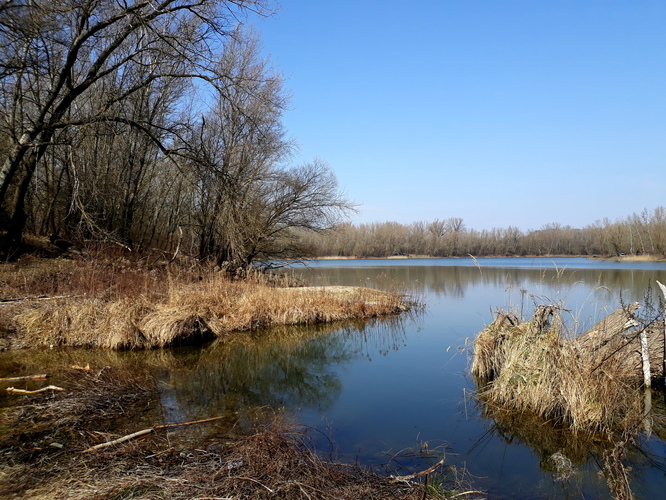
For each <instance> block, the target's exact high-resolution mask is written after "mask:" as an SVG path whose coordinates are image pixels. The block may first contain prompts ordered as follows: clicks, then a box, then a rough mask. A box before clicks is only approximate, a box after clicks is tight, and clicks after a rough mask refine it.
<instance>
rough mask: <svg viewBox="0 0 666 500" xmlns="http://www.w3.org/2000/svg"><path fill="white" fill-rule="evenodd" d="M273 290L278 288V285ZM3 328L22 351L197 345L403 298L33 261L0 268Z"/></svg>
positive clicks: (370, 312)
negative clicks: (55, 348) (242, 332)
mask: <svg viewBox="0 0 666 500" xmlns="http://www.w3.org/2000/svg"><path fill="white" fill-rule="evenodd" d="M277 284H280V283H279V282H278V283H277ZM0 300H4V301H5V302H4V304H6V305H8V306H10V307H0V325H5V329H12V330H13V332H14V333H15V336H16V338H17V339H18V340H17V342H16V343H17V344H21V345H25V346H65V345H66V346H86V347H101V348H108V349H134V348H154V347H166V346H174V345H180V344H186V343H197V342H202V341H206V340H211V339H213V338H216V337H224V336H226V335H229V334H230V333H231V332H234V331H247V330H252V329H257V328H264V327H269V326H273V325H298V324H305V325H312V324H317V323H330V322H334V321H338V320H348V319H355V318H369V317H376V316H384V315H389V314H395V313H397V312H400V311H402V310H405V309H406V308H408V307H409V304H408V302H407V300H406V298H405V297H404V296H401V295H400V294H397V293H388V292H381V291H377V290H370V289H367V288H362V287H312V288H309V287H304V288H287V287H281V286H276V280H275V279H274V278H270V277H266V276H264V275H260V274H256V275H252V276H249V277H248V278H247V279H246V280H243V281H236V280H231V279H230V278H229V277H228V276H227V275H226V274H225V273H223V272H219V271H217V270H215V269H212V268H203V267H193V268H191V269H188V268H184V267H175V266H174V267H167V266H161V267H160V266H157V267H149V266H145V265H144V264H141V263H137V262H131V261H129V260H122V259H121V260H113V261H109V262H104V261H101V260H95V261H83V260H78V261H65V260H52V261H44V260H41V259H30V260H28V261H27V262H24V263H23V264H22V265H17V264H8V265H6V266H4V265H3V266H0Z"/></svg>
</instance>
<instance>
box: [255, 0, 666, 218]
mask: <svg viewBox="0 0 666 500" xmlns="http://www.w3.org/2000/svg"><path fill="white" fill-rule="evenodd" d="M280 4H281V8H280V10H279V11H278V13H277V14H276V15H274V16H272V17H270V18H267V19H262V20H258V19H256V18H254V19H252V20H251V24H252V25H253V26H254V27H255V28H256V29H257V30H258V31H259V33H260V35H261V39H262V43H263V46H264V52H265V54H266V55H267V56H269V57H270V60H271V63H272V64H273V65H274V67H275V68H276V69H277V70H278V71H280V72H281V73H282V74H283V75H284V77H285V87H286V90H287V91H288V92H289V93H290V94H291V96H292V98H291V104H290V108H289V109H288V110H287V111H286V112H285V114H284V125H285V127H286V129H287V132H288V135H289V137H291V138H293V140H294V141H295V142H296V144H297V145H298V149H297V151H296V152H295V154H294V156H293V158H292V161H293V163H294V164H296V165H297V164H302V163H306V162H309V161H312V160H313V159H315V158H318V159H321V160H324V161H326V162H327V163H328V164H329V165H330V166H331V168H332V169H333V171H334V172H335V174H336V177H337V179H338V182H339V183H340V187H341V188H342V189H343V190H344V192H345V193H346V195H347V196H348V198H350V199H351V200H352V201H354V202H355V203H357V204H358V210H359V212H358V213H357V214H355V215H352V216H351V218H350V220H351V222H353V223H356V224H360V223H370V222H384V221H396V222H399V223H402V224H410V223H412V222H415V221H432V220H434V219H447V218H449V217H460V218H462V219H463V220H464V222H465V226H466V227H467V228H470V229H477V230H482V229H491V228H494V227H498V228H506V227H508V226H517V227H519V228H520V229H522V230H525V231H527V230H530V229H539V228H541V227H542V226H543V225H545V224H549V223H553V222H555V223H559V224H562V225H570V226H573V227H584V226H586V225H588V224H592V223H594V222H595V221H598V220H602V219H604V218H609V219H610V220H612V221H614V220H618V219H624V218H625V217H627V216H629V215H631V214H633V213H640V212H642V211H643V210H644V209H648V210H649V211H652V210H653V209H654V208H656V207H658V206H663V205H666V2H665V1H663V0H603V1H602V0H529V1H528V0H420V1H407V0H403V1H400V2H398V1H394V0H335V1H333V0H281V1H280Z"/></svg>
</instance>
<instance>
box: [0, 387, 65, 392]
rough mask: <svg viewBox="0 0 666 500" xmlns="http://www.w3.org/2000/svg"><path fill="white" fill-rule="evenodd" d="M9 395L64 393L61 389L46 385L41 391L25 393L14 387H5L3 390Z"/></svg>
mask: <svg viewBox="0 0 666 500" xmlns="http://www.w3.org/2000/svg"><path fill="white" fill-rule="evenodd" d="M5 390H6V391H7V392H8V393H9V394H39V393H40V392H45V391H64V390H65V389H63V388H62V387H58V386H56V385H47V386H46V387H42V388H41V389H37V390H35V391H27V390H25V389H15V388H14V387H7V389H5Z"/></svg>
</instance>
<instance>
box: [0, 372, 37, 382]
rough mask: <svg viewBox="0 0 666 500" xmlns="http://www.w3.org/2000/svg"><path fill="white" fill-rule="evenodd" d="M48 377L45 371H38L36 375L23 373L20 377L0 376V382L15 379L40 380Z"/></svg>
mask: <svg viewBox="0 0 666 500" xmlns="http://www.w3.org/2000/svg"><path fill="white" fill-rule="evenodd" d="M45 378H48V375H46V374H45V373H40V374H38V375H24V376H22V377H0V382H15V381H17V380H42V379H45Z"/></svg>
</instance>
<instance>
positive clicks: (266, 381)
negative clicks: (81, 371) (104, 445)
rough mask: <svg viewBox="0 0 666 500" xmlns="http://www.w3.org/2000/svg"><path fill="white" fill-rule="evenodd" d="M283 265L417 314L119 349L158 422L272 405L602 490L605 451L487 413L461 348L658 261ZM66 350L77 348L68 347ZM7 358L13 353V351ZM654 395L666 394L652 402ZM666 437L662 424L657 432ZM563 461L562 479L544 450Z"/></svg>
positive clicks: (653, 472) (602, 302) (478, 467)
mask: <svg viewBox="0 0 666 500" xmlns="http://www.w3.org/2000/svg"><path fill="white" fill-rule="evenodd" d="M288 272H290V273H294V274H295V275H297V276H299V277H301V278H303V279H305V280H306V281H307V282H308V283H309V284H315V285H326V284H332V285H363V286H370V287H377V288H382V289H392V288H396V287H397V288H399V289H407V290H410V291H411V292H412V293H414V294H415V295H416V296H418V297H419V298H420V299H421V300H423V302H425V304H426V308H425V311H423V312H420V313H418V314H407V315H403V316H401V317H398V318H390V319H388V320H375V321H369V322H360V323H358V322H357V323H349V324H345V325H336V326H322V327H318V328H281V329H278V330H276V331H271V332H258V333H257V334H255V335H253V336H251V337H249V338H247V339H246V340H245V341H243V342H236V343H233V344H231V345H229V344H226V345H223V344H213V345H211V346H208V347H206V348H203V349H180V350H174V351H168V352H159V353H156V352H152V353H128V354H121V355H119V356H120V357H122V356H133V357H139V358H141V359H142V362H145V363H148V364H150V365H151V366H155V369H154V373H155V375H156V376H157V377H158V379H159V380H160V381H161V388H162V389H161V390H162V392H161V406H162V409H161V412H162V414H163V418H164V420H165V421H167V422H174V421H183V420H188V419H195V418H202V417H206V416H214V415H219V414H230V415H231V414H233V415H237V416H238V415H240V416H241V420H243V418H242V416H243V415H247V414H250V413H253V412H254V413H256V411H259V410H256V409H263V410H262V411H264V410H265V409H266V408H272V409H277V410H278V411H283V412H286V413H287V414H289V415H292V416H293V417H294V418H295V419H296V421H297V422H299V423H300V424H303V425H305V426H309V427H310V428H312V432H311V434H312V436H313V439H314V442H315V444H316V445H317V447H318V449H319V450H320V452H322V453H328V452H333V453H334V454H335V456H336V458H339V459H343V460H347V461H354V460H358V461H359V462H361V463H364V464H371V465H375V466H383V467H386V470H390V471H392V472H397V473H403V474H404V473H409V472H414V471H415V470H421V469H423V468H426V467H427V466H428V465H429V464H430V463H432V460H435V458H432V459H428V458H420V457H421V456H422V455H423V454H430V455H431V456H433V457H435V456H436V457H437V459H438V458H439V455H438V453H440V452H445V454H446V463H447V464H449V465H456V466H459V467H463V466H464V467H466V468H467V470H468V471H469V473H470V474H471V475H472V476H474V479H473V486H474V488H481V489H485V490H487V491H489V494H490V496H491V497H493V498H607V497H608V496H609V492H608V489H607V486H606V483H605V480H604V479H603V477H600V475H599V474H598V472H599V470H600V465H599V463H600V461H599V456H600V454H601V453H602V452H603V450H593V449H592V450H590V449H580V447H577V446H575V443H571V442H568V441H567V439H566V437H563V436H562V435H560V434H558V433H557V432H554V431H552V430H551V431H550V432H548V429H541V426H540V425H534V424H531V423H529V422H519V423H518V425H515V424H516V423H515V422H514V423H512V422H506V421H495V420H493V419H491V418H486V417H485V416H484V414H483V409H482V408H480V407H478V406H477V404H476V403H475V401H474V399H473V397H472V396H471V394H472V393H473V392H474V390H475V385H474V382H473V381H472V380H471V378H470V376H469V374H468V368H469V364H470V349H469V348H470V346H471V342H472V341H473V339H474V337H475V336H476V334H477V333H478V332H479V331H480V330H481V329H483V327H484V326H485V325H487V324H488V323H490V322H491V321H492V318H493V311H495V310H497V309H498V308H512V309H514V310H518V311H522V312H523V314H524V315H526V316H527V315H528V314H530V311H531V309H532V308H533V307H534V304H539V303H544V302H549V303H552V302H558V303H559V302H561V303H563V304H564V306H565V307H566V308H567V309H568V310H570V314H569V315H568V318H569V327H570V328H571V330H572V331H574V330H576V331H583V330H585V329H586V328H587V327H589V326H591V324H593V323H595V322H596V321H597V320H598V319H600V318H601V317H603V316H605V315H606V314H608V313H609V312H611V311H612V310H614V309H615V308H617V307H618V306H619V305H620V304H621V303H622V302H633V301H643V298H644V294H645V292H646V290H647V289H648V287H649V286H655V283H654V282H655V280H659V281H661V282H663V283H666V264H662V263H660V264H655V263H636V264H631V263H614V262H603V261H588V260H585V259H579V258H570V259H565V258H561V259H523V258H512V259H478V260H476V261H475V260H473V259H424V260H421V259H410V260H363V261H350V260H341V261H321V262H314V263H311V264H310V265H309V266H308V267H302V266H300V267H297V268H294V269H291V270H289V271H288ZM68 355H70V356H72V354H71V353H70V354H68ZM13 356H17V355H16V354H13ZM659 398H661V399H659ZM657 399H658V401H657V402H656V403H655V407H657V408H660V407H661V408H662V409H661V410H659V409H658V410H657V411H663V395H661V396H658V397H657ZM662 437H666V433H665V434H662ZM558 451H560V452H562V453H564V454H565V455H566V456H568V457H569V458H570V459H571V460H572V467H573V473H572V475H571V477H570V478H569V479H568V480H558V477H557V476H556V474H554V472H553V471H554V466H553V463H552V460H551V459H550V457H551V455H552V454H553V453H555V452H558ZM630 460H631V464H630V465H631V466H632V467H633V471H632V478H633V483H632V487H633V489H634V492H635V494H636V495H637V497H638V498H663V496H662V495H663V490H664V488H665V487H666V479H665V476H664V471H665V470H666V447H665V445H664V441H662V440H661V439H660V438H659V437H657V436H653V437H652V438H651V439H649V440H646V439H643V440H642V442H641V443H640V450H637V451H632V455H631V459H630Z"/></svg>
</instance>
